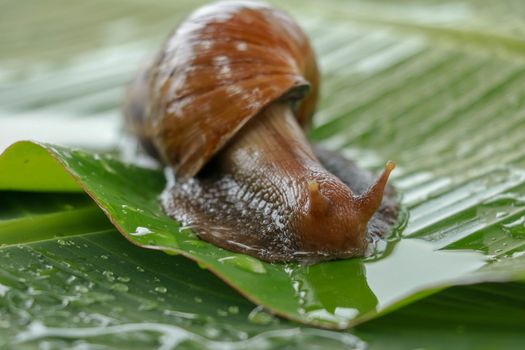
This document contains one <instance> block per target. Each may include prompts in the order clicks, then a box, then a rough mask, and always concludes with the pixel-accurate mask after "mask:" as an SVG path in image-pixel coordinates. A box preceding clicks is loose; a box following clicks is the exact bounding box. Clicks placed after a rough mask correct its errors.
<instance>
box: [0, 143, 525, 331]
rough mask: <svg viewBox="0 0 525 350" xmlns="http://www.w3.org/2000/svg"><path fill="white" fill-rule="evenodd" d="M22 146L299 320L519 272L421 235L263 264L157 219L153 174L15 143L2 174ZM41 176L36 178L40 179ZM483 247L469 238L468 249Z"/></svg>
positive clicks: (115, 218)
mask: <svg viewBox="0 0 525 350" xmlns="http://www.w3.org/2000/svg"><path fill="white" fill-rule="evenodd" d="M20 146H21V147H20ZM19 147H20V148H19ZM30 147H33V149H34V150H35V151H36V152H37V154H40V153H41V152H42V149H45V150H46V151H47V152H49V154H50V157H52V158H54V159H55V160H56V166H57V167H61V166H62V167H64V169H65V170H66V171H68V172H69V173H70V174H71V175H72V176H73V177H74V179H75V181H77V182H78V183H79V184H80V186H82V187H83V188H84V190H85V191H86V192H87V193H88V194H89V195H90V196H91V197H92V198H93V199H94V200H95V202H96V203H97V204H98V205H99V206H100V207H101V208H102V209H103V211H104V212H105V213H106V214H107V215H108V217H109V218H110V220H111V221H112V222H113V223H114V224H115V225H116V227H117V228H118V229H119V230H120V231H121V233H122V234H123V235H124V236H125V237H126V238H127V239H128V240H129V241H130V242H132V243H134V244H136V245H139V246H142V247H145V248H151V249H158V250H163V251H165V252H168V253H170V254H182V255H184V256H186V257H189V258H190V259H192V260H195V261H196V262H198V263H199V265H200V266H201V267H204V268H207V269H209V270H210V271H212V272H213V273H215V274H216V275H217V276H218V277H220V278H221V279H223V280H224V281H225V282H226V283H228V284H229V285H231V286H232V287H234V288H235V289H237V290H238V291H239V292H240V293H241V294H243V295H244V296H246V297H247V298H248V299H249V300H251V301H253V302H254V303H256V304H260V305H264V306H265V307H266V308H268V309H270V310H272V311H273V312H275V313H276V314H278V315H282V316H285V317H287V318H290V319H292V320H297V321H300V322H304V323H307V324H312V325H318V326H319V325H320V326H325V327H336V328H345V327H349V326H351V325H353V324H356V323H360V322H362V321H364V320H367V319H370V318H373V317H376V316H377V315H379V314H382V313H384V312H386V311H390V310H393V309H395V308H397V307H399V306H400V305H403V304H406V303H409V302H413V301H414V300H417V299H419V298H421V297H423V296H425V295H428V294H429V293H434V292H435V291H437V290H439V289H441V288H443V287H446V286H449V285H454V284H458V283H474V282H481V281H485V280H494V279H497V280H515V279H520V278H523V276H525V268H524V267H523V266H524V265H523V264H522V263H521V262H522V261H523V259H522V258H520V257H519V256H518V257H516V258H514V259H515V263H514V264H513V266H514V267H515V268H514V269H513V270H510V269H506V270H505V271H501V270H498V272H497V273H495V272H494V271H493V267H492V266H491V265H492V264H494V266H498V264H500V263H501V262H499V261H496V262H495V263H493V262H492V261H490V260H488V259H487V257H486V256H485V255H483V254H481V253H478V252H474V251H459V250H455V251H442V250H435V247H434V246H433V245H432V244H429V243H428V242H426V241H424V240H421V239H401V240H399V241H392V242H391V243H390V245H389V246H388V247H387V250H386V252H385V254H384V255H383V256H380V257H378V258H373V259H350V260H342V261H334V262H327V263H321V264H317V265H314V266H302V265H298V264H267V263H264V262H261V261H259V260H257V259H254V258H252V257H249V256H245V255H242V254H235V253H231V252H229V251H227V250H223V249H220V248H217V247H215V246H213V245H211V244H209V243H206V242H204V241H201V240H199V239H198V238H197V237H196V236H195V234H194V233H192V232H191V231H190V230H188V229H185V228H183V227H180V226H179V225H178V223H177V222H175V221H174V220H172V219H171V218H169V217H168V216H166V215H165V214H164V213H163V211H162V209H161V207H160V203H159V200H158V196H159V193H160V192H161V191H162V189H163V187H164V178H163V175H162V173H161V172H159V171H155V170H150V169H144V168H139V167H136V166H133V165H131V164H124V163H122V162H120V161H119V160H117V159H115V158H114V157H113V156H107V155H100V154H91V153H86V152H84V151H80V150H72V149H66V148H62V147H57V146H50V145H37V144H30V143H25V142H23V143H18V144H16V145H14V146H13V147H11V148H9V149H8V150H7V151H6V152H5V154H4V156H2V157H1V158H0V166H1V165H2V162H3V159H4V157H7V159H9V160H11V162H10V163H9V170H8V171H9V172H10V173H11V174H13V175H14V174H17V176H18V177H19V178H23V177H24V171H23V170H24V168H23V166H24V165H25V164H27V163H25V159H27V158H30V153H28V150H29V149H30ZM18 152H22V154H24V156H25V157H21V156H20V154H19V155H18V156H17V153H18ZM16 159H18V160H19V162H18V163H17V162H16ZM45 178H46V175H45V174H42V175H41V179H40V180H41V181H44V179H45ZM17 189H18V190H22V189H24V188H23V186H21V187H19V188H17ZM409 227H410V225H409ZM489 247H490V246H489V245H488V244H484V243H481V244H479V243H478V245H476V246H475V247H473V248H476V249H477V250H481V249H489ZM415 262H417V263H415ZM487 266H488V267H487ZM483 268H485V269H486V270H487V272H484V271H485V270H484V269H483Z"/></svg>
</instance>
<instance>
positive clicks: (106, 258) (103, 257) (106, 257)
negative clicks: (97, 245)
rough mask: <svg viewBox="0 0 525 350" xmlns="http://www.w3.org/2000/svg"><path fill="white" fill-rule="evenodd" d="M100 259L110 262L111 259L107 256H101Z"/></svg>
mask: <svg viewBox="0 0 525 350" xmlns="http://www.w3.org/2000/svg"><path fill="white" fill-rule="evenodd" d="M100 258H101V259H103V260H108V259H109V256H107V255H101V256H100Z"/></svg>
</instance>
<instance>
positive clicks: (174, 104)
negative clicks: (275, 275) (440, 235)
mask: <svg viewBox="0 0 525 350" xmlns="http://www.w3.org/2000/svg"><path fill="white" fill-rule="evenodd" d="M318 91H319V71H318V68H317V63H316V59H315V55H314V53H313V50H312V47H311V46H310V44H309V41H308V38H307V37H306V35H305V33H304V32H303V31H302V29H301V28H300V27H299V26H298V25H297V24H296V23H295V22H294V20H293V19H292V18H291V17H290V16H289V15H288V14H286V13H285V12H283V11H282V10H279V9H276V8H274V7H272V6H270V5H268V4H265V3H261V2H251V1H228V2H219V3H214V4H211V5H206V6H204V7H202V8H200V9H198V10H196V11H195V12H194V13H192V14H191V15H190V16H189V17H188V18H187V19H186V20H185V21H183V22H182V23H181V24H180V25H179V26H178V28H177V29H176V30H175V31H174V32H173V33H172V34H171V35H170V36H169V37H168V39H167V40H166V41H165V43H164V44H163V46H162V48H161V50H160V52H159V53H158V54H157V56H155V58H154V59H153V60H152V62H151V63H150V64H149V65H148V66H147V67H145V68H144V69H143V70H142V71H141V72H140V73H139V74H138V75H137V77H136V78H135V80H134V81H133V82H132V83H131V85H130V87H129V89H128V93H127V96H126V100H125V103H124V116H125V121H126V127H127V129H128V131H129V132H130V133H132V134H133V135H134V136H135V137H136V138H137V139H138V140H139V141H140V143H141V144H142V146H143V148H144V149H145V150H146V151H147V152H148V153H149V154H150V155H152V156H154V157H155V158H157V159H158V160H160V162H162V163H163V164H164V165H166V166H167V167H169V169H170V171H171V172H172V174H173V175H174V178H175V181H173V182H172V183H169V185H168V187H167V188H166V189H165V191H164V193H163V194H162V196H161V201H162V206H163V208H164V210H165V212H166V213H167V214H168V215H169V216H171V217H172V218H174V219H176V220H177V221H179V222H181V223H182V224H183V225H185V226H189V227H191V228H192V229H193V231H194V232H196V233H197V235H198V236H199V237H200V238H201V239H203V240H206V241H208V242H211V243H213V244H215V245H217V246H219V247H222V248H225V249H228V250H231V251H234V252H241V253H245V254H249V255H252V256H255V257H257V258H259V259H261V260H264V261H267V262H287V261H305V262H317V261H323V260H331V259H340V258H349V257H359V256H363V255H365V254H366V253H367V249H368V245H369V242H370V241H371V240H372V239H373V237H379V236H381V235H384V234H385V232H386V231H388V229H389V226H390V225H391V224H392V223H393V221H394V219H395V215H396V210H397V209H396V204H395V200H394V190H393V189H392V188H391V187H390V186H387V180H388V177H389V174H390V172H391V171H392V170H393V168H394V163H392V162H388V163H387V164H386V166H385V169H384V171H383V173H382V175H380V176H379V178H378V180H377V181H375V182H373V181H372V177H371V174H370V173H368V172H367V171H364V170H361V169H359V168H358V167H357V166H356V165H355V164H354V163H352V162H350V161H348V160H346V159H345V158H343V157H342V156H340V155H339V154H337V153H335V152H332V151H327V150H324V149H322V148H319V147H317V146H312V145H310V144H309V142H308V140H307V139H306V137H305V134H304V130H305V129H306V128H307V127H308V125H309V123H310V120H311V117H312V115H313V113H314V110H315V106H316V102H317V98H318ZM372 182H373V183H372ZM384 192H385V193H386V195H385V198H384V200H383V194H384ZM382 202H383V204H382Z"/></svg>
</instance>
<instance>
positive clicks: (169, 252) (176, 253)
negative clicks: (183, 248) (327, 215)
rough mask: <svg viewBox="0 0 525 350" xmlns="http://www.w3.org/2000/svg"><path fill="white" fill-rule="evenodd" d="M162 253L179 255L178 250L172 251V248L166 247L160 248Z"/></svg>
mask: <svg viewBox="0 0 525 350" xmlns="http://www.w3.org/2000/svg"><path fill="white" fill-rule="evenodd" d="M162 251H163V252H164V253H166V254H168V255H179V253H178V252H176V251H174V250H168V249H164V250H162Z"/></svg>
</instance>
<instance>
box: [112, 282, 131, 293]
mask: <svg viewBox="0 0 525 350" xmlns="http://www.w3.org/2000/svg"><path fill="white" fill-rule="evenodd" d="M111 289H112V290H116V291H117V292H127V291H128V286H127V285H125V284H124V283H115V284H114V285H112V286H111Z"/></svg>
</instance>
